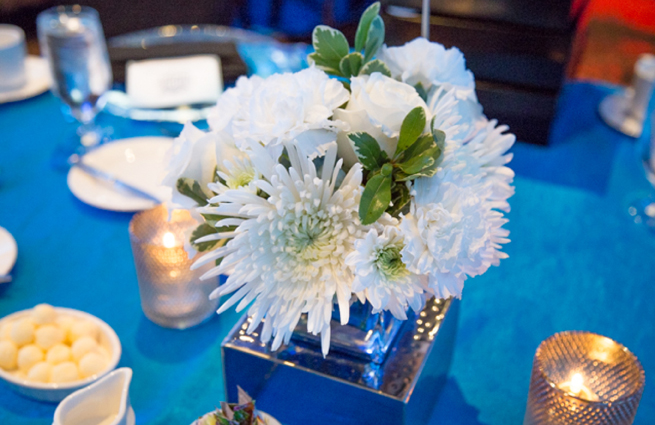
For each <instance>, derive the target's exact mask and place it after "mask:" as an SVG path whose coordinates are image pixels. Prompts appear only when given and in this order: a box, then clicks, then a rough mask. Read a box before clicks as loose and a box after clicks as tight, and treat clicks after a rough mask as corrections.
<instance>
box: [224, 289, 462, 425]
mask: <svg viewBox="0 0 655 425" xmlns="http://www.w3.org/2000/svg"><path fill="white" fill-rule="evenodd" d="M458 310H459V300H454V299H450V300H434V299H432V300H430V301H428V302H427V303H426V307H425V308H424V309H423V311H421V312H420V313H418V314H416V313H413V312H411V311H410V312H408V320H406V321H399V320H397V319H394V318H393V317H392V316H391V315H390V314H388V313H387V314H373V313H372V312H371V307H370V305H362V304H360V303H359V302H356V303H353V305H352V306H351V317H350V321H349V323H348V324H347V325H345V326H341V325H340V323H339V320H338V317H333V322H332V338H331V344H330V352H329V354H328V355H327V356H326V357H325V358H324V357H323V355H322V353H321V347H320V340H319V338H317V337H315V336H313V335H311V334H308V333H307V332H306V331H303V329H306V325H305V323H303V322H302V321H301V323H299V325H298V327H297V328H296V331H295V332H294V335H293V337H292V339H291V342H290V343H289V344H288V345H287V346H285V347H283V348H281V349H279V350H277V351H272V350H271V349H270V344H263V343H261V341H260V340H259V335H260V331H261V325H260V327H259V328H258V329H256V330H255V331H254V332H253V333H252V334H250V335H248V334H246V329H247V327H248V324H249V318H248V317H247V316H244V317H243V318H241V319H240V320H239V321H238V322H237V324H236V325H235V326H234V328H233V329H232V330H231V331H230V333H229V334H228V336H227V337H226V338H225V340H224V341H223V344H222V354H223V367H224V372H225V385H226V393H227V396H228V401H229V402H236V401H237V385H238V386H240V387H242V388H243V389H244V390H246V391H247V392H248V393H249V394H250V395H251V396H252V397H253V398H254V399H255V400H257V407H258V408H259V409H261V410H263V411H265V412H267V413H270V414H271V415H273V416H274V417H276V418H277V419H278V420H279V421H280V422H282V423H289V424H295V423H299V424H301V423H311V424H314V425H327V424H330V425H333V424H337V423H338V424H344V425H355V424H357V425H368V424H371V425H373V424H375V425H380V424H403V425H404V424H421V423H426V422H427V421H428V419H429V418H430V415H431V413H432V410H433V408H434V406H435V405H436V402H437V398H438V396H439V393H440V391H441V388H442V387H443V384H444V383H445V382H446V376H447V373H448V369H449V367H450V360H451V357H452V351H453V345H454V339H455V334H456V330H457V318H458Z"/></svg>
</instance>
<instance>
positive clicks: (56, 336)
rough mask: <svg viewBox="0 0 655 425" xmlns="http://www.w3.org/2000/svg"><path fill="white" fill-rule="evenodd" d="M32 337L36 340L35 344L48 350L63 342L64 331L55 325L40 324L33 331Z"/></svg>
mask: <svg viewBox="0 0 655 425" xmlns="http://www.w3.org/2000/svg"><path fill="white" fill-rule="evenodd" d="M34 339H35V340H36V345H38V346H39V347H41V348H43V349H44V350H48V349H49V348H51V347H54V346H55V345H57V344H60V343H62V342H64V331H62V330H61V329H59V328H58V327H57V326H55V325H45V326H41V327H40V328H38V329H37V330H36V332H35V333H34Z"/></svg>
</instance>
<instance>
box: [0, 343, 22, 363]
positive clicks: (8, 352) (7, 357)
mask: <svg viewBox="0 0 655 425" xmlns="http://www.w3.org/2000/svg"><path fill="white" fill-rule="evenodd" d="M17 357H18V347H16V344H14V343H13V342H12V341H9V340H4V341H0V368H2V369H4V370H12V369H16V360H17Z"/></svg>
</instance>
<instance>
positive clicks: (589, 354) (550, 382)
mask: <svg viewBox="0 0 655 425" xmlns="http://www.w3.org/2000/svg"><path fill="white" fill-rule="evenodd" d="M644 382H645V375H644V369H643V368H642V366H641V364H640V363H639V360H638V359H637V357H635V355H634V354H632V353H631V352H630V351H628V349H627V348H626V347H624V346H623V345H621V344H619V343H617V342H616V341H613V340H611V339H610V338H607V337H604V336H602V335H598V334H594V333H591V332H581V331H569V332H561V333H557V334H555V335H553V336H551V337H550V338H548V339H546V340H545V341H543V342H542V343H541V344H540V345H539V348H537V352H536V354H535V356H534V363H533V366H532V377H531V379H530V391H529V394H528V406H527V410H526V412H525V420H524V425H569V424H571V425H572V424H576V425H586V424H594V425H610V424H611V425H628V424H632V422H633V421H634V417H635V413H637V407H639V400H640V399H641V394H642V393H643V391H644Z"/></svg>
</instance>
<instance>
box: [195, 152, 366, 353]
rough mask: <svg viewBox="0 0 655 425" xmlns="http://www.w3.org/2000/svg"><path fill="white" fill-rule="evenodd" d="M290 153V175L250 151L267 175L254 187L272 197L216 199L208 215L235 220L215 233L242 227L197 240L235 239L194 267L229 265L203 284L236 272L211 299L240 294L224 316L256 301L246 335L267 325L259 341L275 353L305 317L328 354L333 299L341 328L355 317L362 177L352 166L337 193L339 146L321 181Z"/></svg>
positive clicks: (241, 193)
mask: <svg viewBox="0 0 655 425" xmlns="http://www.w3.org/2000/svg"><path fill="white" fill-rule="evenodd" d="M286 148H287V152H288V154H289V160H290V162H291V167H290V168H289V169H288V170H287V169H286V168H285V167H284V166H283V165H281V164H276V161H275V160H274V159H273V158H272V157H270V156H267V155H266V151H265V150H264V148H263V147H262V146H261V145H259V144H256V143H253V144H251V149H252V150H253V155H252V158H253V161H254V163H255V166H256V168H257V169H258V170H261V172H262V174H263V178H262V179H260V180H255V181H254V182H253V184H254V185H255V186H256V187H257V188H258V189H260V190H261V191H262V192H264V193H265V194H266V195H268V197H267V198H263V197H261V196H257V194H255V193H252V192H249V191H246V190H240V189H237V190H233V189H231V190H227V191H225V192H224V193H222V194H219V195H218V196H216V197H215V198H212V199H211V201H210V202H211V203H212V204H218V206H216V207H206V208H204V209H203V212H209V213H211V214H219V215H223V216H226V217H229V218H227V219H224V220H222V221H220V222H218V223H217V227H225V226H237V227H236V230H234V231H233V232H223V233H219V234H216V235H211V236H208V237H206V238H203V239H200V240H198V242H202V241H203V240H217V239H221V238H226V237H229V238H232V239H231V240H230V241H229V242H228V243H227V244H226V245H225V246H224V247H222V248H219V249H217V250H214V251H212V252H209V253H208V254H206V255H205V256H203V257H202V258H201V259H199V260H198V262H197V263H196V265H194V267H197V266H199V265H201V264H204V263H207V262H210V261H214V260H216V259H218V258H222V259H223V260H222V262H221V264H220V265H219V266H218V267H215V268H213V269H212V270H211V271H210V272H208V273H207V274H205V276H203V278H207V277H211V276H216V275H219V274H221V273H223V272H224V271H226V270H230V269H234V270H233V271H232V273H231V275H230V276H229V277H228V279H227V281H226V283H225V284H224V285H223V286H221V287H219V288H218V289H217V290H216V291H214V293H213V294H212V297H214V298H215V297H219V296H221V295H225V294H228V293H231V292H234V291H236V293H234V294H233V295H232V296H231V297H230V298H229V299H228V300H227V301H226V302H225V303H224V304H223V305H222V306H221V308H220V309H219V311H218V312H219V313H221V312H223V311H225V310H226V309H227V308H229V307H230V306H232V305H234V304H235V303H236V302H238V301H240V302H239V305H238V306H237V310H241V309H243V308H245V307H246V306H247V305H248V304H250V302H252V301H253V300H254V303H253V304H252V306H251V308H250V309H249V310H248V314H249V315H250V316H251V317H252V321H251V323H250V327H249V328H248V332H252V331H254V330H255V329H256V328H257V326H258V325H259V324H260V323H261V321H262V319H264V318H265V321H264V328H263V331H262V335H261V338H262V341H264V342H267V341H269V340H270V339H271V337H274V339H273V344H272V348H273V349H277V348H278V347H280V345H281V344H282V343H283V342H285V343H286V342H288V341H289V338H290V337H291V334H292V332H293V330H294V328H295V327H296V325H297V323H298V321H299V319H300V316H301V314H302V313H307V314H308V319H307V330H308V332H310V333H312V334H314V335H316V334H320V335H321V345H322V349H323V353H324V354H327V352H328V350H329V345H330V320H331V315H332V307H333V303H334V297H335V295H336V299H337V302H338V305H339V310H340V313H341V321H342V323H344V324H345V323H347V322H348V318H349V308H350V305H349V301H350V297H351V293H352V281H353V276H352V273H351V271H350V268H349V267H347V266H346V264H345V258H346V255H347V254H348V253H349V252H351V251H352V249H353V244H354V242H355V240H356V239H357V238H359V237H360V236H361V233H362V227H361V225H360V222H359V217H358V207H359V199H360V196H361V191H362V187H361V181H362V171H361V166H360V165H359V164H358V165H356V166H354V167H352V168H351V169H350V171H349V172H348V174H347V175H346V176H345V178H344V179H343V181H342V182H341V185H340V186H339V187H338V188H336V187H335V186H336V178H337V175H338V173H339V171H340V169H341V163H342V161H341V160H339V161H338V162H337V161H336V144H334V143H333V144H332V145H331V146H330V148H329V149H328V150H327V152H326V156H325V158H324V161H323V168H322V171H321V174H320V175H318V174H317V171H316V168H315V166H314V163H313V162H312V161H311V160H310V159H308V158H307V157H305V156H302V155H299V153H298V150H297V148H296V147H295V146H293V145H291V144H286ZM335 162H336V165H335ZM235 266H236V267H235Z"/></svg>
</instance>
